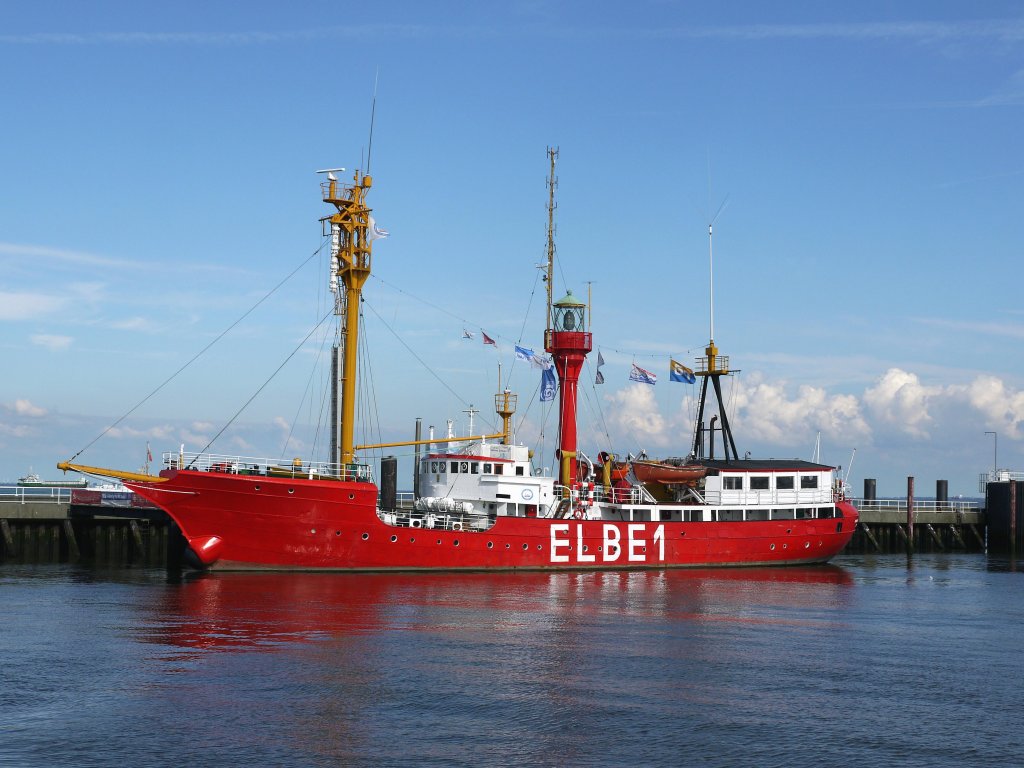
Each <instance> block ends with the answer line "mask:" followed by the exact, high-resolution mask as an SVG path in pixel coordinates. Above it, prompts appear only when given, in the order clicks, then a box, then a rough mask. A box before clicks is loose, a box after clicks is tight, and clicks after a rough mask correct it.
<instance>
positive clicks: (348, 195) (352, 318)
mask: <svg viewBox="0 0 1024 768" xmlns="http://www.w3.org/2000/svg"><path fill="white" fill-rule="evenodd" d="M328 179H329V180H328V181H325V182H323V183H322V184H321V189H322V190H323V197H324V202H325V203H329V204H331V205H333V206H334V207H335V208H336V209H337V213H335V214H333V215H332V216H329V217H327V218H326V219H325V220H326V221H329V222H330V224H331V273H332V276H333V277H336V278H337V280H334V279H332V280H331V288H332V290H335V308H334V312H335V314H336V315H339V316H341V317H342V318H343V323H342V327H341V346H342V348H343V355H342V361H341V365H342V367H341V376H340V378H341V408H340V414H339V420H340V422H341V424H340V437H339V441H338V456H337V461H338V463H339V464H342V465H344V464H351V463H352V462H353V461H354V460H355V445H354V439H353V435H354V433H355V412H356V352H357V349H358V344H359V309H360V296H361V294H362V291H363V285H364V284H365V283H366V280H367V278H368V277H369V276H370V267H371V261H372V254H371V239H370V209H369V208H368V207H367V206H366V203H365V198H366V192H367V190H369V189H370V187H371V186H372V185H373V179H372V178H370V176H369V174H367V175H363V176H360V173H359V171H358V170H357V171H356V172H355V173H354V174H353V177H352V185H351V186H347V185H342V186H341V187H340V188H339V185H338V181H337V179H335V178H334V177H333V174H330V175H329V176H328ZM338 283H340V286H339V285H338Z"/></svg>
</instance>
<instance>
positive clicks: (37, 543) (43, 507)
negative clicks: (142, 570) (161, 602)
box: [0, 500, 183, 568]
mask: <svg viewBox="0 0 1024 768" xmlns="http://www.w3.org/2000/svg"><path fill="white" fill-rule="evenodd" d="M182 548H183V539H182V537H181V533H180V531H178V527H177V526H176V525H174V523H173V522H172V521H171V520H170V519H169V518H168V517H167V515H166V514H165V513H164V512H163V511H161V510H159V509H153V508H151V507H117V506H103V505H79V504H71V503H70V502H54V501H31V500H25V501H23V502H13V503H11V502H8V503H4V504H0V563H4V562H7V563H77V562H82V563H89V564H96V565H141V566H147V567H157V568H160V567H165V566H171V567H173V566H174V565H175V564H179V565H180V562H181V550H182Z"/></svg>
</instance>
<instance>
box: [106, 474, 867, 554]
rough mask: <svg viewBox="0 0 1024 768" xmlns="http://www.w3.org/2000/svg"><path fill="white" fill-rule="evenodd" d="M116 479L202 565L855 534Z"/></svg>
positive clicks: (823, 542) (330, 487)
mask: <svg viewBox="0 0 1024 768" xmlns="http://www.w3.org/2000/svg"><path fill="white" fill-rule="evenodd" d="M161 474H162V475H163V476H164V477H166V478H167V481H166V482H162V483H159V484H157V483H133V482H129V483H126V484H127V485H129V486H130V487H131V488H132V490H134V491H135V492H136V493H138V494H139V495H140V496H143V497H144V498H146V499H148V500H149V501H151V502H153V503H154V504H156V505H157V506H159V507H161V508H162V509H164V510H165V511H166V512H167V513H168V514H169V515H170V516H171V517H172V518H173V519H174V521H175V522H176V523H177V524H178V526H179V527H180V528H181V531H182V534H183V535H184V537H185V539H186V540H187V541H188V543H189V546H190V548H191V549H192V551H193V553H194V554H195V556H196V557H197V558H198V560H199V561H200V563H201V565H202V566H204V567H212V568H218V569H236V570H248V569H294V570H344V571H392V570H394V571H409V570H515V569H630V568H679V567H699V566H752V565H784V564H802V563H822V562H825V561H827V560H829V559H830V558H832V557H834V556H835V555H836V554H838V553H839V552H840V551H841V550H842V549H843V547H844V546H846V544H847V542H848V541H849V540H850V538H851V537H852V535H853V532H854V529H855V527H856V524H857V511H856V509H854V507H853V506H852V505H851V504H849V503H847V502H840V503H838V504H837V505H836V508H837V514H839V513H842V515H843V516H842V517H834V518H820V519H806V520H773V521H742V522H693V523H689V522H619V521H614V522H613V521H607V520H569V519H550V518H522V517H499V518H498V520H497V521H496V522H495V523H494V525H493V526H491V527H490V528H488V529H487V530H484V531H471V530H464V531H452V530H441V529H430V528H410V527H405V526H396V525H391V524H388V523H385V522H384V521H383V520H381V519H380V517H378V515H377V512H376V502H377V488H376V486H374V485H373V484H371V483H363V482H338V481H333V480H308V479H305V478H302V479H291V478H275V477H265V476H260V477H252V476H244V475H231V474H220V473H212V472H198V471H190V470H180V471H178V470H168V471H165V472H163V473H161Z"/></svg>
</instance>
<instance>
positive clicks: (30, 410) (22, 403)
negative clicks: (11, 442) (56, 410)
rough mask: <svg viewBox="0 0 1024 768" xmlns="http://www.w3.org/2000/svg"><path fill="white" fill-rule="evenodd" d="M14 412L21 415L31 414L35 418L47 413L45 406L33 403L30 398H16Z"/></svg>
mask: <svg viewBox="0 0 1024 768" xmlns="http://www.w3.org/2000/svg"><path fill="white" fill-rule="evenodd" d="M14 412H15V413H16V414H18V415H19V416H31V417H33V418H38V417H39V416H45V415H46V409H45V408H40V407H39V406H38V405H33V404H32V403H31V402H30V401H28V400H15V401H14Z"/></svg>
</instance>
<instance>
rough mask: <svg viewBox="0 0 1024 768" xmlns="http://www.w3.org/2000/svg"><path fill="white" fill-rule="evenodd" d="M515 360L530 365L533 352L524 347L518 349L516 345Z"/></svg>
mask: <svg viewBox="0 0 1024 768" xmlns="http://www.w3.org/2000/svg"><path fill="white" fill-rule="evenodd" d="M516 358H517V359H519V360H525V361H526V362H528V363H531V362H533V350H532V349H527V348H526V347H520V346H519V345H518V344H516Z"/></svg>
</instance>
